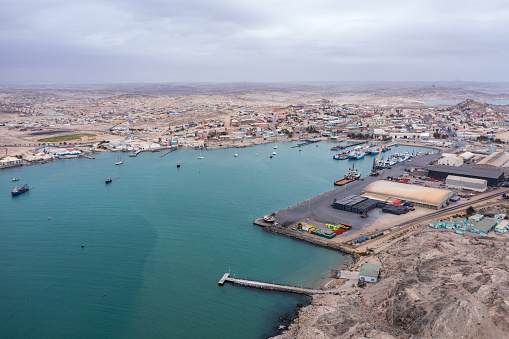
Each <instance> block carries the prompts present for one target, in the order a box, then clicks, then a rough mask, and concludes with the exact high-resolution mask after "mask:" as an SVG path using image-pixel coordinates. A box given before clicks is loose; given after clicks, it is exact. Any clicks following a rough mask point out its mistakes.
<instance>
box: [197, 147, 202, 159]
mask: <svg viewBox="0 0 509 339" xmlns="http://www.w3.org/2000/svg"><path fill="white" fill-rule="evenodd" d="M198 159H200V160H201V159H203V157H202V156H201V148H200V156H199V157H198Z"/></svg>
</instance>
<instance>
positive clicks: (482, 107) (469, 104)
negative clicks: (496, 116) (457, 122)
mask: <svg viewBox="0 0 509 339" xmlns="http://www.w3.org/2000/svg"><path fill="white" fill-rule="evenodd" d="M453 108H454V109H458V110H460V111H462V112H465V111H470V112H472V113H485V112H497V113H500V112H503V113H509V105H491V104H487V103H485V102H479V101H475V100H472V99H467V100H465V101H463V102H460V103H459V104H457V105H456V106H454V107H453Z"/></svg>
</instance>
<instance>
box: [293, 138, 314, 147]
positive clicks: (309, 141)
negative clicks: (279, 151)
mask: <svg viewBox="0 0 509 339" xmlns="http://www.w3.org/2000/svg"><path fill="white" fill-rule="evenodd" d="M315 142H320V140H306V142H301V143H300V144H297V145H295V146H292V147H291V148H295V147H302V146H306V145H309V144H314V143H315Z"/></svg>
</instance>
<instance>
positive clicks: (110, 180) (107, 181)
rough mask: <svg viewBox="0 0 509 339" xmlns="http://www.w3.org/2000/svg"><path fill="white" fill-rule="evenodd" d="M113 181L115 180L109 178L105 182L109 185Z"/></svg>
mask: <svg viewBox="0 0 509 339" xmlns="http://www.w3.org/2000/svg"><path fill="white" fill-rule="evenodd" d="M112 181H113V179H111V178H108V179H106V180H104V182H105V183H107V184H109V183H110V182H112Z"/></svg>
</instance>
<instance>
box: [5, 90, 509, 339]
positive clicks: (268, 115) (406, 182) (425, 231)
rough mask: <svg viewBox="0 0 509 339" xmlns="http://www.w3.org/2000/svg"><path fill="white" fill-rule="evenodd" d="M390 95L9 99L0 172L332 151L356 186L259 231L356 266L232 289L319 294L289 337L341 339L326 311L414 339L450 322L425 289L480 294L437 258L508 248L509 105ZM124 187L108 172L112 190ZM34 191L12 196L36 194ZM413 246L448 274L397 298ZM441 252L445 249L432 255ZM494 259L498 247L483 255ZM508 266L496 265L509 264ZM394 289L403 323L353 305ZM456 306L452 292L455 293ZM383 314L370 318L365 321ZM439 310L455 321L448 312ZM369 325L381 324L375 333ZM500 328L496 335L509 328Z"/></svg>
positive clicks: (344, 186)
mask: <svg viewBox="0 0 509 339" xmlns="http://www.w3.org/2000/svg"><path fill="white" fill-rule="evenodd" d="M261 97H263V98H264V100H261V99H260V98H261ZM350 100H351V99H350ZM378 100H379V102H378V103H376V102H374V101H370V100H360V99H359V98H357V99H355V100H353V101H349V100H345V98H344V97H333V96H330V97H328V98H324V97H323V96H322V95H320V96H319V95H316V96H308V97H306V98H305V99H302V98H299V96H298V95H295V94H293V95H287V94H285V95H282V94H280V95H279V96H278V97H277V98H270V97H269V98H266V97H265V96H263V95H262V94H256V95H254V94H252V95H251V96H247V95H244V96H232V95H225V94H221V95H219V94H215V95H203V94H197V95H178V96H169V95H162V94H159V95H155V94H151V95H147V94H126V93H121V94H110V95H106V94H101V95H99V94H98V93H96V92H76V93H72V95H70V94H69V93H67V94H66V93H62V92H58V93H50V94H43V93H37V92H31V93H29V94H28V93H21V94H20V93H19V92H5V93H2V95H1V96H0V149H2V150H5V152H2V155H1V156H0V170H2V169H7V168H13V167H18V166H27V165H37V164H39V165H41V166H43V164H44V163H47V162H48V161H54V160H59V159H73V158H88V159H91V160H92V159H93V157H94V154H96V153H100V152H127V154H128V155H129V156H130V157H136V156H137V155H138V154H139V153H140V152H159V151H161V155H162V156H163V155H165V154H168V153H169V152H173V151H179V150H181V149H200V150H201V149H216V148H241V147H249V146H253V145H259V144H268V143H276V142H277V143H280V142H283V141H288V142H292V145H293V146H292V148H293V147H294V148H299V149H304V148H306V147H315V146H314V144H315V143H316V144H317V145H318V144H319V143H320V142H327V145H330V144H331V143H332V144H334V146H333V147H332V148H331V151H330V157H329V159H328V161H330V162H338V161H339V162H343V163H344V164H348V168H349V171H348V172H346V173H344V177H343V178H341V177H338V178H337V179H338V180H337V181H335V182H331V185H335V186H334V187H336V188H334V189H332V190H330V191H327V192H324V193H322V194H320V195H318V196H316V197H311V196H310V197H309V199H308V200H306V201H303V202H299V203H297V204H295V205H293V206H289V207H287V208H285V209H282V210H279V211H276V210H274V211H267V214H266V215H261V216H259V218H257V219H256V220H254V224H255V225H258V226H261V227H262V228H263V229H264V230H266V231H268V232H273V233H277V234H282V235H285V236H288V237H291V238H295V239H298V240H301V241H305V242H309V243H312V244H316V245H319V246H323V247H327V248H332V249H335V250H338V251H341V252H343V253H347V254H349V255H351V257H352V260H350V261H348V262H347V263H345V264H344V265H343V266H342V267H338V268H336V269H331V273H330V277H329V279H328V280H327V281H325V282H324V283H323V286H322V287H321V288H320V289H306V288H303V287H302V286H301V287H300V288H298V287H295V286H283V285H279V284H275V283H273V284H268V283H265V282H259V281H255V280H253V281H248V280H242V279H236V278H232V277H231V276H230V275H229V274H225V275H224V276H223V278H222V279H221V280H220V285H223V284H225V283H226V282H229V283H232V284H237V285H241V286H248V287H255V288H262V289H269V290H279V291H284V292H290V293H300V294H306V295H311V296H313V302H312V303H311V305H309V306H307V307H305V308H303V309H301V311H300V314H299V318H298V319H296V320H295V322H294V323H293V324H291V325H290V326H289V327H288V326H282V327H281V330H285V331H284V332H282V334H281V337H282V338H294V337H305V336H306V335H311V334H310V333H314V334H317V335H322V336H323V337H327V336H328V335H330V336H333V333H329V332H330V327H327V326H323V324H322V322H323V319H324V317H329V319H331V321H332V323H334V324H336V325H337V326H339V327H338V328H339V332H341V333H340V335H344V336H349V335H359V334H362V333H369V334H370V335H374V336H376V335H377V334H383V335H386V336H387V337H391V336H394V337H398V336H401V335H411V334H412V333H421V332H419V331H422V326H424V325H422V326H421V325H419V326H417V325H415V322H416V321H418V320H417V319H423V322H424V323H428V324H429V323H433V322H434V321H435V320H436V318H435V317H436V316H438V315H437V314H434V313H432V312H431V310H432V309H433V307H434V306H433V305H436V303H437V298H438V297H437V298H435V299H433V300H431V299H426V298H425V297H424V296H422V295H421V294H420V293H419V292H417V291H418V290H419V289H420V288H422V290H430V291H432V290H433V288H434V286H435V287H436V286H437V284H439V283H441V281H442V278H443V277H447V276H450V275H455V279H456V280H455V281H456V282H457V283H458V284H462V286H463V287H462V288H463V289H464V291H463V292H464V293H468V294H469V295H470V296H472V298H474V297H475V295H476V293H477V292H476V291H477V290H475V291H473V290H472V291H471V289H470V288H469V286H470V285H468V286H467V285H465V284H467V283H468V278H467V277H465V272H463V273H461V272H459V271H458V269H457V268H454V269H451V270H448V269H446V268H438V267H435V266H433V265H436V264H432V263H431V261H432V260H434V259H435V258H437V257H440V256H443V255H451V256H452V254H451V253H453V252H454V251H453V250H452V249H451V248H453V247H456V248H457V251H458V253H464V254H465V257H468V259H465V260H472V261H474V260H477V259H475V257H472V256H471V255H470V254H468V255H467V254H466V253H470V252H469V248H471V247H472V246H473V247H474V248H475V246H476V245H478V246H480V247H483V248H484V247H488V246H490V245H489V244H490V242H491V243H492V244H502V246H504V248H505V244H506V242H508V241H509V236H508V234H509V233H508V232H507V231H508V230H509V221H508V219H509V187H507V186H508V185H507V177H508V176H509V153H508V149H509V147H508V146H507V145H508V142H509V117H508V115H507V113H509V106H507V105H497V104H493V103H491V104H490V103H486V102H485V101H482V100H472V99H465V100H463V101H461V102H457V103H454V104H450V103H449V102H445V101H444V102H438V103H437V102H435V103H432V104H430V103H428V102H426V100H417V99H414V98H405V99H401V98H399V99H398V100H396V101H397V104H395V103H392V102H391V100H388V99H383V100H382V99H378ZM408 147H414V148H415V149H416V150H409V148H408ZM275 148H277V146H275ZM399 150H401V151H399ZM388 151H390V155H388V154H389V153H387V152H388ZM163 152H164V153H163ZM200 152H201V151H200ZM275 154H276V152H274V153H273V155H274V156H275ZM273 155H271V157H272V156H273ZM234 156H237V154H235V155H234ZM200 157H201V153H200ZM363 158H365V159H368V158H369V159H370V163H371V162H372V168H371V171H370V173H369V175H361V173H360V171H359V169H356V168H355V164H356V161H358V160H360V159H363ZM77 161H79V160H77ZM119 164H121V161H120V160H119V162H118V163H117V165H119ZM177 167H180V163H178V164H177ZM12 180H13V181H14V180H18V179H16V178H13V179H12ZM112 180H113V179H112V178H108V179H106V183H111V182H112ZM23 187H24V188H21V189H16V190H15V191H16V192H15V191H13V192H12V195H13V196H14V195H20V194H22V193H25V192H27V191H28V190H29V187H28V186H23ZM409 239H412V240H411V241H414V242H415V243H420V244H421V245H422V246H423V253H424V254H418V253H413V255H415V256H417V257H419V256H420V257H422V258H421V259H422V261H419V260H417V261H414V260H412V265H414V268H415V267H423V266H422V265H424V264H423V262H426V261H427V260H429V261H430V263H427V264H426V265H430V266H433V269H431V268H426V269H424V268H423V270H428V271H430V272H431V271H432V270H435V271H436V272H438V271H440V275H441V279H436V281H433V282H432V283H429V284H428V285H426V282H429V281H431V279H428V280H426V279H424V278H418V280H419V279H421V280H423V281H421V280H419V283H414V282H411V283H410V282H408V283H404V284H403V285H404V286H407V287H406V288H407V290H405V291H406V292H405V293H404V297H401V298H399V299H398V296H400V295H401V293H400V294H396V293H399V292H397V291H398V288H399V287H398V284H397V283H395V281H402V280H404V279H405V278H404V277H402V275H404V272H405V270H406V269H404V268H403V269H402V268H401V267H403V266H404V264H402V263H401V262H397V261H396V259H395V257H394V256H392V255H390V253H394V252H396V251H399V252H401V251H407V252H409V251H411V249H412V246H406V244H407V242H409V241H410V240H409ZM444 239H445V240H444ZM443 242H447V245H444V244H443ZM402 244H403V245H402ZM396 245H397V246H396ZM430 246H432V247H433V248H434V249H435V250H428V249H429V248H431V247H430ZM424 247H426V250H424ZM396 248H397V249H396ZM413 250H415V251H419V249H418V248H413ZM476 251H477V250H476ZM504 251H505V249H504V250H503V251H502V252H504ZM399 252H398V253H399ZM502 252H500V253H502ZM488 253H491V252H487V251H485V252H484V253H483V254H482V255H483V258H484V256H486V255H488ZM500 253H499V254H498V255H502V254H500ZM504 253H505V252H504ZM448 260H449V259H448ZM450 260H454V259H450ZM458 260H459V259H458ZM504 265H505V264H504V263H497V264H493V267H498V269H499V270H505V266H504ZM475 271H476V274H479V276H483V274H488V273H486V272H484V271H483V269H482V267H478V268H477V269H476V270H475ZM219 273H221V274H222V273H223V272H218V274H219ZM430 274H431V273H430ZM437 274H438V273H437ZM461 274H463V275H461ZM398 279H399V280H398ZM444 279H445V278H444ZM500 279H502V280H504V279H506V280H507V281H509V274H508V273H507V272H506V271H504V273H503V278H500ZM424 280H426V281H424ZM499 281H500V280H499ZM504 281H505V280H504ZM494 284H495V283H494V282H487V283H486V284H485V285H484V286H485V288H486V289H489V290H490V291H491V292H490V293H493V294H495V295H496V294H497V293H498V294H499V296H498V297H497V298H502V299H503V296H501V295H503V294H504V293H505V292H501V291H499V290H497V289H496V286H495V287H494V286H493V285H494ZM403 285H402V286H403ZM416 285H417V286H416ZM382 288H385V289H386V290H389V291H390V292H389V295H388V296H387V298H386V300H392V301H391V302H393V303H396V304H397V305H398V306H397V307H398V308H397V309H396V311H397V312H396V316H394V314H391V315H390V317H394V318H391V319H390V321H389V322H390V325H389V324H388V320H387V319H388V318H387V317H389V315H388V314H386V313H385V312H386V311H385V310H382V311H373V310H364V314H363V313H362V312H360V311H359V310H358V309H357V310H355V311H352V309H351V306H350V304H348V303H346V301H345V300H348V301H349V302H355V301H356V300H358V299H359V298H366V299H370V300H376V303H378V305H382V303H384V302H387V301H384V300H381V299H380V300H378V299H377V293H378V292H379V291H381V289H382ZM450 288H451V289H452V288H453V287H452V286H451V287H450ZM377 291H378V292H377ZM384 293H386V292H384ZM451 293H452V292H451ZM434 297H435V296H434ZM340 298H342V299H340ZM405 298H406V299H405ZM451 298H453V297H451V294H450V293H449V294H448V295H447V297H446V298H445V299H451ZM445 299H444V300H445ZM451 300H452V299H451ZM328 305H335V307H332V308H329V307H328ZM462 305H463V304H462ZM479 305H480V306H479ZM463 307H465V308H467V309H471V308H475V307H483V309H484V310H485V311H483V312H484V313H483V314H485V315H486V314H488V313H490V312H506V311H509V309H506V308H507V307H506V306H504V305H502V303H495V302H494V301H493V300H481V301H479V302H477V303H474V302H471V304H468V305H463ZM380 308H384V307H382V306H380ZM403 308H406V309H405V310H403ZM345 310H346V311H348V312H351V313H352V314H356V316H355V319H353V318H352V319H350V320H351V322H350V323H349V322H348V321H346V322H345V319H344V315H342V314H343V313H342V312H344V311H345ZM393 311H394V309H393ZM370 312H373V316H372V317H371V318H370V317H367V316H366V315H365V314H369V313H370ZM377 312H378V313H377ZM439 312H440V314H442V313H444V312H445V313H446V312H447V310H446V306H445V305H443V309H442V308H441V309H440V311H439ZM480 316H482V315H480ZM462 319H463V318H461V316H460V315H458V316H457V317H456V318H454V319H451V320H450V323H445V324H443V325H442V328H433V329H432V330H430V331H431V332H429V333H428V332H426V333H427V334H429V335H430V336H440V334H441V333H445V332H446V329H449V328H453V327H454V328H456V327H457V326H458V325H457V323H459V322H461V321H462ZM476 319H477V318H476ZM469 321H470V320H469ZM345 324H346V325H345ZM348 324H350V325H348ZM479 324H480V325H477V322H476V323H474V322H472V321H470V322H469V323H468V326H469V328H470V330H477V331H479V330H480V328H481V327H482V328H483V329H485V328H486V327H487V326H490V324H491V323H486V322H479ZM504 324H505V323H504ZM356 326H357V327H359V326H360V327H361V329H359V328H357V327H356ZM362 326H364V327H366V326H372V327H373V329H370V330H362V328H364V327H362ZM501 326H502V325H500V326H499V327H496V328H495V330H493V331H494V332H493V333H495V332H496V333H497V334H502V333H504V329H503V328H502V327H501ZM504 326H505V325H504ZM327 333H328V334H327Z"/></svg>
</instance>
